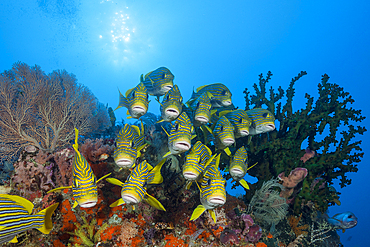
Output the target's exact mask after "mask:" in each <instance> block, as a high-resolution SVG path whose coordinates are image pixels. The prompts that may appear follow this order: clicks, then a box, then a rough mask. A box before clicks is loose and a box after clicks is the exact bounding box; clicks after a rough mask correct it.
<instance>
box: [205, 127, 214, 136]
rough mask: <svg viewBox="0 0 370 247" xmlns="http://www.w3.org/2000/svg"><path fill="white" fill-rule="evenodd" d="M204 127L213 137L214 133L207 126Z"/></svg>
mask: <svg viewBox="0 0 370 247" xmlns="http://www.w3.org/2000/svg"><path fill="white" fill-rule="evenodd" d="M204 127H206V129H207V130H208V132H209V133H211V134H212V135H213V131H212V130H211V129H210V128H209V127H208V126H207V125H204Z"/></svg>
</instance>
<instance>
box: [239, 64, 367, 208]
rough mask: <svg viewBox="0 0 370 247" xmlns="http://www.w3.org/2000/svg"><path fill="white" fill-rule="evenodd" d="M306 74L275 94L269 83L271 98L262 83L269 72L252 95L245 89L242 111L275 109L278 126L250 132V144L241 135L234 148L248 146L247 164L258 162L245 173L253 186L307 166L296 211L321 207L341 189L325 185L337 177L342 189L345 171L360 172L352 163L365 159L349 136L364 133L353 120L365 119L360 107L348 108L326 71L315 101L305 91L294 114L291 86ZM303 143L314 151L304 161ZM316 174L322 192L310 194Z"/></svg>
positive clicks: (348, 100)
mask: <svg viewBox="0 0 370 247" xmlns="http://www.w3.org/2000/svg"><path fill="white" fill-rule="evenodd" d="M304 75H306V72H304V71H302V72H301V73H299V74H298V76H296V77H295V78H293V79H292V81H291V83H290V85H289V87H288V89H287V90H286V91H285V92H284V90H283V89H282V88H281V87H279V88H278V93H275V92H274V90H273V89H272V87H271V88H270V90H269V91H270V95H269V98H267V97H266V84H267V82H269V80H270V79H271V76H272V74H271V72H268V74H267V77H266V79H264V78H263V76H262V75H260V78H259V84H258V85H257V84H254V86H253V88H254V89H255V92H256V94H255V95H251V94H250V92H248V90H247V89H246V90H245V91H244V94H245V99H246V107H245V109H246V110H248V109H251V108H254V107H262V108H267V109H268V110H270V111H271V112H273V113H274V115H275V118H276V121H278V122H279V129H278V130H274V131H272V132H269V133H266V134H261V135H258V136H253V138H252V141H251V142H250V143H248V138H244V139H243V142H242V143H238V146H239V145H245V146H249V150H248V155H249V163H251V164H254V163H255V162H259V163H258V166H256V167H254V168H252V169H251V170H250V171H249V173H250V174H251V175H253V176H256V177H257V178H258V179H259V182H258V184H257V185H256V186H254V188H255V187H259V186H260V185H261V183H263V181H267V180H269V179H271V178H272V177H276V176H277V175H278V174H280V173H281V172H285V174H286V175H288V174H289V172H290V171H291V170H293V169H294V168H297V167H305V168H307V169H308V170H309V175H308V176H307V177H306V179H305V181H304V186H303V189H302V191H301V192H300V193H299V195H298V200H296V202H295V211H296V212H298V211H299V209H300V207H301V204H302V203H303V202H304V201H306V202H307V201H312V202H313V203H315V205H316V206H317V208H318V209H319V210H321V211H325V210H326V209H327V208H328V206H329V205H333V204H334V202H336V201H338V199H339V196H338V195H339V193H338V192H333V191H331V190H330V189H329V185H331V184H333V180H334V179H340V186H341V187H345V186H346V185H349V184H351V180H350V179H348V178H347V176H346V173H347V172H357V170H358V169H357V165H356V164H355V163H358V162H360V160H361V158H362V157H363V152H361V151H362V149H361V147H360V144H361V141H355V142H353V141H352V139H353V138H354V137H356V136H357V135H358V134H363V133H364V132H365V131H366V129H365V128H364V127H361V126H354V125H352V124H353V123H354V122H361V121H362V120H364V119H365V117H364V116H362V115H361V110H355V109H353V108H352V107H349V106H348V105H349V104H352V103H353V102H354V100H353V99H352V97H351V96H350V95H349V93H348V92H344V90H343V88H342V87H339V86H338V85H336V84H333V83H329V82H328V80H329V76H328V75H326V74H325V75H323V77H322V80H321V82H320V83H319V84H318V93H319V98H318V99H317V100H316V101H314V98H313V97H311V96H310V95H308V94H306V95H305V98H306V100H307V101H306V106H305V107H304V108H303V109H301V110H298V111H295V112H294V111H293V97H294V94H295V89H294V84H295V82H296V81H298V80H299V79H300V78H301V77H302V76H304ZM284 94H285V104H284V105H282V103H281V102H279V101H280V100H281V99H282V98H283V96H284ZM252 105H253V107H251V106H252ZM339 131H340V132H339ZM327 132H328V134H327V135H326V136H325V137H324V138H323V135H325V134H326V133H327ZM304 141H308V148H309V149H310V150H315V151H317V153H318V155H317V156H315V157H313V158H311V159H309V160H308V161H307V162H306V163H303V162H302V161H301V160H300V157H302V156H303V155H304V153H305V151H304V150H302V148H301V145H302V143H303V142H304ZM248 144H249V145H248ZM318 176H320V177H321V178H323V179H324V180H325V182H326V185H327V186H325V188H324V189H320V191H319V189H318V188H315V192H317V193H312V192H311V191H310V190H311V188H310V186H311V184H312V182H313V181H314V179H315V178H317V177H318ZM316 190H317V191H316Z"/></svg>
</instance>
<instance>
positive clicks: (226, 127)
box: [212, 116, 235, 150]
mask: <svg viewBox="0 0 370 247" xmlns="http://www.w3.org/2000/svg"><path fill="white" fill-rule="evenodd" d="M212 132H213V135H214V137H215V144H216V148H217V149H219V150H223V149H225V148H227V147H229V146H231V145H232V144H234V142H235V137H234V126H233V125H232V124H231V123H230V121H229V120H228V119H227V118H226V117H225V116H222V117H220V119H219V120H218V121H217V123H216V125H215V127H214V129H213V131H212Z"/></svg>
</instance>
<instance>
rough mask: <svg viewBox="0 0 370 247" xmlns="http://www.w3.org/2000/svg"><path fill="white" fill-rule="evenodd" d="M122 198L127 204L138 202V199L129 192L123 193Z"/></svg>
mask: <svg viewBox="0 0 370 247" xmlns="http://www.w3.org/2000/svg"><path fill="white" fill-rule="evenodd" d="M122 199H123V201H124V202H125V203H127V204H136V203H139V200H138V199H137V198H136V197H135V196H133V195H131V194H123V195H122Z"/></svg>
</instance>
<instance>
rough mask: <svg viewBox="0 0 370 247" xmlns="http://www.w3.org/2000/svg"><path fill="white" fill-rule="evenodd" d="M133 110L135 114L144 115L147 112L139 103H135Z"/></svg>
mask: <svg viewBox="0 0 370 247" xmlns="http://www.w3.org/2000/svg"><path fill="white" fill-rule="evenodd" d="M131 111H132V113H133V114H136V115H141V116H142V115H144V114H145V113H146V108H145V107H142V106H139V105H135V106H133V107H132V108H131Z"/></svg>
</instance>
